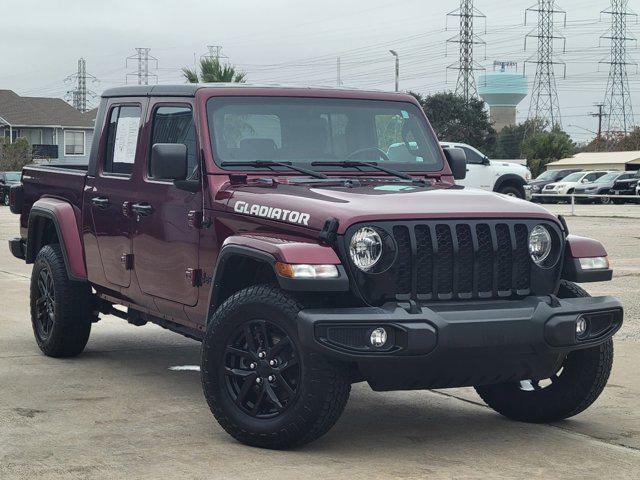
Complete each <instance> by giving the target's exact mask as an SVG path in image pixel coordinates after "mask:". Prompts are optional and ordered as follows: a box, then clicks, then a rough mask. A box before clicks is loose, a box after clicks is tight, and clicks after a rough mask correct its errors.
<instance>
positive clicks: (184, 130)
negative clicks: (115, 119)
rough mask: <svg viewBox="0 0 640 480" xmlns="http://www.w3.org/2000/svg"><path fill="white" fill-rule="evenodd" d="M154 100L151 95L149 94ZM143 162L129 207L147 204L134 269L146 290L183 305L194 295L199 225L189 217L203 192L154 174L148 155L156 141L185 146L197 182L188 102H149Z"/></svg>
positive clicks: (198, 208)
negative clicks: (139, 177) (185, 188)
mask: <svg viewBox="0 0 640 480" xmlns="http://www.w3.org/2000/svg"><path fill="white" fill-rule="evenodd" d="M152 102H153V100H152ZM149 111H150V115H149V117H150V118H149V120H148V124H147V128H146V131H149V130H150V132H151V133H150V138H149V139H147V140H146V141H147V142H148V145H147V152H148V154H147V155H146V162H145V164H144V168H143V171H142V172H141V179H140V181H139V183H138V186H137V188H136V191H135V192H134V193H133V195H134V198H135V200H134V203H133V204H132V206H133V207H135V206H136V205H143V206H148V208H147V211H148V213H145V214H144V215H137V217H136V219H135V221H134V229H133V253H134V258H135V264H136V266H135V271H136V277H137V279H138V283H139V285H140V289H141V290H142V292H143V293H145V294H146V295H150V296H153V297H158V298H161V299H165V300H169V301H171V302H176V303H180V304H183V305H195V304H196V303H197V300H198V286H199V274H200V270H199V266H198V249H199V239H200V230H199V229H198V226H197V223H194V222H193V221H192V220H193V219H195V218H197V217H198V216H199V215H200V214H201V213H202V207H203V206H202V192H201V191H198V192H195V193H194V192H188V191H185V190H180V189H178V188H176V187H175V186H174V184H173V182H172V181H170V180H165V179H161V178H153V177H152V176H151V173H150V171H149V157H150V153H151V150H152V146H153V145H154V144H156V143H180V144H184V145H186V147H187V157H188V172H189V173H188V177H187V179H197V180H200V182H201V172H200V168H199V149H198V145H197V136H196V129H195V122H194V117H193V108H192V105H191V104H190V103H186V102H185V101H184V99H182V102H175V103H173V102H172V103H168V101H167V100H162V101H159V102H156V103H155V104H154V103H152V104H151V105H150V106H149Z"/></svg>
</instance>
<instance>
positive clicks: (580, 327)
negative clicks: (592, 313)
mask: <svg viewBox="0 0 640 480" xmlns="http://www.w3.org/2000/svg"><path fill="white" fill-rule="evenodd" d="M585 333H587V321H586V320H585V319H584V318H582V317H580V318H579V319H578V321H577V322H576V337H578V338H581V337H583V336H584V334H585Z"/></svg>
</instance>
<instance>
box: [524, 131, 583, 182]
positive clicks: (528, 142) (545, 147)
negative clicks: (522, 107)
mask: <svg viewBox="0 0 640 480" xmlns="http://www.w3.org/2000/svg"><path fill="white" fill-rule="evenodd" d="M521 150H522V156H524V157H525V158H526V159H527V164H528V166H529V169H530V170H531V174H532V175H533V176H534V177H537V176H538V175H539V174H540V173H542V171H543V170H544V167H545V165H546V164H547V163H549V162H553V161H554V160H560V159H561V158H567V157H570V156H572V155H573V154H574V153H575V150H576V146H575V144H574V143H573V141H572V140H571V137H569V135H568V134H567V133H566V132H564V131H562V130H561V129H560V128H559V127H557V126H556V127H554V128H553V129H552V130H551V131H550V132H546V131H540V132H536V133H533V134H531V135H530V136H528V137H527V138H526V139H525V140H524V141H523V142H522V147H521Z"/></svg>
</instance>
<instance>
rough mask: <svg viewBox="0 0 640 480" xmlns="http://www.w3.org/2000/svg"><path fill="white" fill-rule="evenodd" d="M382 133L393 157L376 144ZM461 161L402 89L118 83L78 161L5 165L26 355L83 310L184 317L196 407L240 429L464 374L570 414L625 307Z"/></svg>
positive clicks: (595, 271) (595, 376)
mask: <svg viewBox="0 0 640 480" xmlns="http://www.w3.org/2000/svg"><path fill="white" fill-rule="evenodd" d="M381 124H382V125H383V126H384V125H392V128H380V125H381ZM329 126H333V128H329ZM397 143H403V144H404V148H405V149H406V150H407V151H408V152H411V154H412V161H402V162H399V161H396V160H392V159H391V158H390V157H389V154H388V153H387V152H388V148H387V145H389V146H390V145H391V144H397ZM405 158H406V157H405ZM465 174H466V162H465V154H464V151H463V150H460V149H455V148H447V149H444V150H442V149H441V148H440V146H439V145H438V142H437V139H436V137H435V135H434V134H433V131H432V129H431V127H430V126H429V122H428V120H427V118H426V117H425V115H424V112H423V110H422V108H421V107H420V104H419V103H418V102H417V101H416V100H415V98H414V97H413V96H411V95H406V94H399V93H383V92H363V91H352V90H340V91H335V90H331V89H307V88H275V87H274V88H268V87H251V88H247V87H246V86H240V85H238V86H229V85H220V86H211V85H206V84H205V85H197V84H187V85H153V86H135V87H132V86H129V87H119V88H114V89H111V90H107V91H106V92H105V93H104V94H103V95H102V99H101V102H100V106H99V109H98V113H97V117H96V137H95V139H94V142H93V146H92V150H91V156H90V160H89V165H88V169H87V170H86V171H85V172H82V171H79V170H74V169H70V168H63V167H51V166H44V165H40V166H38V165H33V166H28V167H25V169H24V176H23V184H22V185H21V186H18V187H13V188H12V193H11V202H12V204H11V211H12V212H14V213H16V212H17V213H19V214H20V236H19V237H17V238H14V239H12V240H11V241H10V242H9V246H10V249H11V251H12V253H13V255H15V256H16V257H18V258H22V259H24V260H25V261H26V262H27V263H30V264H33V270H32V276H31V289H30V295H31V322H32V326H33V331H34V335H35V340H36V342H37V344H38V346H39V347H40V349H41V350H42V352H44V354H45V355H49V356H52V357H72V356H76V355H78V354H80V353H81V352H82V351H83V349H84V348H85V345H86V344H87V340H88V338H89V335H90V332H91V327H92V324H93V323H95V322H97V321H99V318H100V317H99V315H100V314H110V315H116V316H119V317H121V318H123V319H125V320H128V321H129V322H130V323H132V324H134V325H143V324H145V323H147V322H151V323H155V324H158V325H161V326H163V327H165V328H168V329H170V330H172V331H175V332H177V333H180V334H183V335H186V336H189V337H191V338H194V339H197V340H200V341H202V343H203V345H202V355H201V359H202V360H201V361H202V363H201V379H202V387H203V390H204V396H205V398H206V400H207V402H208V404H209V407H210V409H211V411H212V413H213V415H214V416H215V417H216V418H217V420H218V422H219V423H220V425H221V426H222V427H223V428H224V429H225V430H226V431H227V432H228V433H229V434H231V435H232V436H233V437H235V438H236V439H238V440H239V441H241V442H244V443H246V444H248V445H253V446H260V447H267V448H287V447H293V446H295V445H300V444H303V443H306V442H310V441H313V440H315V439H316V438H318V437H320V436H321V435H323V434H324V433H326V432H327V431H328V430H329V429H330V428H331V427H332V426H333V425H334V424H335V422H336V421H337V420H338V418H339V417H340V415H341V413H342V411H343V409H344V408H345V405H346V403H347V400H348V398H349V392H350V389H351V384H352V383H354V382H361V381H366V382H368V383H369V385H370V386H371V387H372V388H373V390H375V391H389V390H410V389H413V390H415V389H435V388H448V387H460V386H474V387H475V388H476V390H477V392H478V393H479V394H480V396H481V397H482V398H483V400H484V401H485V402H486V403H487V404H488V405H490V406H491V407H492V408H494V409H495V410H496V411H498V412H500V413H501V414H503V415H505V416H506V417H508V418H511V419H516V420H520V421H528V422H536V423H540V422H544V423H550V422H556V421H559V420H562V419H564V418H567V417H570V416H572V415H576V414H578V413H580V412H581V411H582V410H584V409H586V408H587V407H588V406H589V405H591V404H592V403H593V402H594V401H595V400H596V398H597V397H598V396H599V395H600V393H601V392H602V391H603V389H604V387H605V384H606V383H607V378H608V377H609V373H610V371H611V366H612V359H613V342H612V336H613V335H614V334H615V332H616V331H617V330H618V329H619V328H620V326H621V324H622V321H623V310H622V305H621V303H620V302H619V301H618V300H617V299H615V298H613V297H610V296H598V297H590V296H589V294H588V293H587V292H586V291H585V290H583V289H582V288H581V287H580V286H578V285H577V283H583V282H592V281H604V280H610V279H611V277H612V270H611V269H610V268H609V264H608V260H607V253H606V251H605V249H604V247H603V246H602V244H601V243H600V242H598V241H596V240H591V239H588V238H584V237H578V236H572V235H569V232H568V230H567V227H566V223H565V222H564V221H563V219H561V218H558V217H556V216H554V215H552V214H551V213H550V212H548V211H547V210H545V209H544V208H542V207H540V206H538V205H534V204H532V203H530V202H526V201H523V200H520V199H517V198H512V197H507V196H505V195H498V194H495V193H493V192H485V191H482V190H478V189H469V188H465V187H461V186H460V185H456V184H455V182H454V180H462V179H464V177H465ZM14 189H15V191H14ZM115 306H119V308H115ZM122 307H124V308H122ZM43 365H44V364H43ZM551 382H553V383H552V384H551ZM549 385H551V386H549ZM134 394H135V393H134ZM140 401H141V402H144V399H143V398H140ZM148 408H155V405H148ZM371 416H372V419H373V418H375V421H376V424H378V425H379V424H380V422H384V421H385V419H384V418H380V416H379V415H377V416H376V414H375V412H371ZM158 421H161V416H158ZM370 433H371V429H367V432H363V434H370Z"/></svg>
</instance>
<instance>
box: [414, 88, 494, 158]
mask: <svg viewBox="0 0 640 480" xmlns="http://www.w3.org/2000/svg"><path fill="white" fill-rule="evenodd" d="M409 93H411V94H412V95H413V96H414V97H415V98H416V99H417V100H418V102H419V103H420V105H422V108H423V109H424V112H425V113H426V115H427V117H428V118H429V121H430V122H431V126H432V127H433V129H434V130H435V132H436V135H437V136H438V139H440V140H442V141H450V142H461V143H467V144H469V145H471V146H473V147H476V148H477V149H478V150H480V151H482V152H483V153H485V154H486V155H489V156H491V155H493V154H494V153H495V147H496V131H495V130H494V129H493V127H492V126H491V120H490V119H489V114H488V112H487V110H486V109H485V104H484V102H483V101H482V100H480V99H478V98H472V99H470V100H469V101H465V99H464V98H463V97H461V96H459V95H455V94H453V93H450V92H445V93H435V94H433V95H428V96H426V97H425V96H422V95H420V94H417V93H414V92H409Z"/></svg>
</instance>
